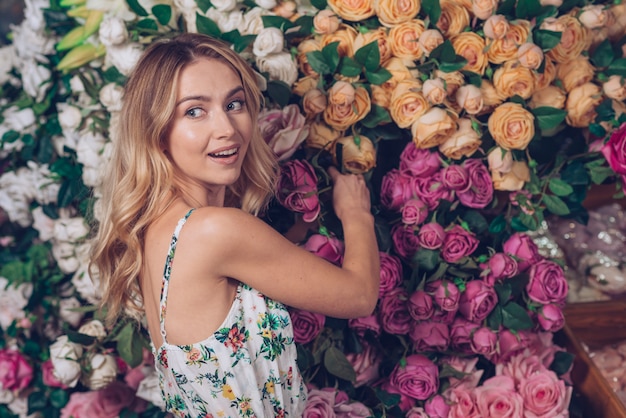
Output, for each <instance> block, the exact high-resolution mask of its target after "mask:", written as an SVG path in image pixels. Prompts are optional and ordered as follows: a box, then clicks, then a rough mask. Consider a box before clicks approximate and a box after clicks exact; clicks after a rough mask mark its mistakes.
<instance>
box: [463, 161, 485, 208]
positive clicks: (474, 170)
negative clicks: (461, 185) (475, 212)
mask: <svg viewBox="0 0 626 418" xmlns="http://www.w3.org/2000/svg"><path fill="white" fill-rule="evenodd" d="M463 167H464V168H465V169H466V170H467V172H468V173H469V178H470V186H469V187H468V188H467V189H465V190H459V191H457V192H456V195H457V197H458V198H459V201H460V202H461V203H462V204H463V205H465V206H467V207H468V208H474V209H482V208H485V207H487V205H489V203H491V201H492V200H493V180H492V179H491V175H490V174H489V170H487V167H485V165H484V164H483V163H482V162H481V161H480V160H478V159H476V158H470V159H467V160H465V161H463Z"/></svg>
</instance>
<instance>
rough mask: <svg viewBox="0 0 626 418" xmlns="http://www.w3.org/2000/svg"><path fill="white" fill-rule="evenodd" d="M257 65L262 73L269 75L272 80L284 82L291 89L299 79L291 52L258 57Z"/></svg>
mask: <svg viewBox="0 0 626 418" xmlns="http://www.w3.org/2000/svg"><path fill="white" fill-rule="evenodd" d="M256 65H257V67H258V68H259V70H260V71H261V72H267V73H269V75H270V80H281V81H284V82H285V83H287V85H288V86H289V87H291V86H292V85H293V83H295V82H296V80H297V79H298V66H297V65H296V62H295V61H294V60H293V58H292V57H291V54H290V53H289V52H279V53H278V54H272V55H269V56H267V57H257V59H256Z"/></svg>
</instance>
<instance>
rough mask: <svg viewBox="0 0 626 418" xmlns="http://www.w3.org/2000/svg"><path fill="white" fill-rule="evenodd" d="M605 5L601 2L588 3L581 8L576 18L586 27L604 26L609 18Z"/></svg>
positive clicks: (596, 27) (597, 27)
mask: <svg viewBox="0 0 626 418" xmlns="http://www.w3.org/2000/svg"><path fill="white" fill-rule="evenodd" d="M605 7H606V6H604V5H601V4H595V5H594V4H589V5H587V6H585V7H583V8H582V10H581V11H580V15H578V20H580V23H582V24H583V25H584V26H585V27H586V28H587V29H599V28H603V27H605V26H606V23H607V21H608V18H609V14H608V13H607V9H606V8H605Z"/></svg>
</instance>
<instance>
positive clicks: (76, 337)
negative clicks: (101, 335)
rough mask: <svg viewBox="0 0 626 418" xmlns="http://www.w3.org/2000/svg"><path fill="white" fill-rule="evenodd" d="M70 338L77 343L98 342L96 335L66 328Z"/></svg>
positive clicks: (88, 343) (89, 343)
mask: <svg viewBox="0 0 626 418" xmlns="http://www.w3.org/2000/svg"><path fill="white" fill-rule="evenodd" d="M65 333H66V334H67V338H68V340H70V341H71V342H73V343H76V344H82V345H91V344H93V343H94V342H96V337H92V336H91V335H87V334H81V333H80V332H76V331H72V330H71V329H67V330H65Z"/></svg>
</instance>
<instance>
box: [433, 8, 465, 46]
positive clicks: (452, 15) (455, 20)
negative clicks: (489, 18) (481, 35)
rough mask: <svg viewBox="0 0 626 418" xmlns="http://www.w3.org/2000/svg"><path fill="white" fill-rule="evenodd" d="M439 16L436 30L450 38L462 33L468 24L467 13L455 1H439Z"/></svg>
mask: <svg viewBox="0 0 626 418" xmlns="http://www.w3.org/2000/svg"><path fill="white" fill-rule="evenodd" d="M439 4H440V5H441V16H439V20H438V21H437V24H436V26H437V28H438V29H439V30H440V31H441V33H443V34H444V35H446V36H447V37H452V36H454V35H458V34H459V33H461V32H463V31H464V30H465V28H466V27H468V26H469V24H470V15H469V11H468V10H467V9H466V8H465V7H463V6H462V5H460V4H459V3H458V2H456V1H455V0H440V1H439Z"/></svg>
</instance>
